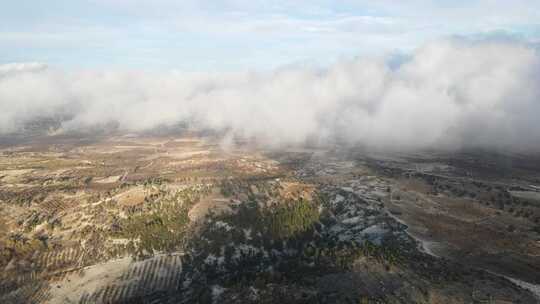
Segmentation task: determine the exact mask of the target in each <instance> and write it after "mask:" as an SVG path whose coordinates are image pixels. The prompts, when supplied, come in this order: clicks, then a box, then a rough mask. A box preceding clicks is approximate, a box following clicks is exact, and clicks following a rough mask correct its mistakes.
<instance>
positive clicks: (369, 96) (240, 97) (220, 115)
mask: <svg viewBox="0 0 540 304" xmlns="http://www.w3.org/2000/svg"><path fill="white" fill-rule="evenodd" d="M391 62H393V61H392V60H391V59H390V57H389V56H381V57H366V58H355V59H349V60H342V61H339V62H337V63H335V64H333V65H331V66H328V67H325V68H321V67H311V66H306V65H291V66H287V67H282V68H280V69H277V70H273V71H270V72H255V71H245V72H236V73H234V72H223V73H187V72H180V71H168V72H146V71H125V70H124V71H118V70H104V71H93V70H61V69H56V68H54V67H47V66H46V65H44V64H41V63H12V64H7V65H1V66H0V133H1V134H9V133H13V132H17V131H18V130H20V129H21V128H22V127H23V126H24V124H25V123H27V122H29V121H32V120H35V119H39V118H42V117H57V118H58V119H59V120H60V121H61V123H62V125H61V130H62V131H63V132H69V131H76V130H85V129H89V128H93V127H95V126H100V125H107V124H111V123H113V124H114V125H115V126H117V127H118V129H119V130H122V131H126V132H137V131H144V130H149V129H152V128H156V127H159V126H170V125H175V124H177V123H179V122H190V124H191V125H192V126H194V127H195V128H200V129H201V130H202V129H205V130H214V131H218V132H222V133H225V134H227V135H226V136H227V137H231V136H234V137H240V138H245V139H248V140H252V141H254V142H257V143H259V144H263V145H269V146H280V145H304V144H306V143H307V142H310V143H316V144H318V145H325V144H334V143H343V144H348V145H361V146H365V147H368V148H373V149H387V150H419V149H462V148H487V149H506V150H511V151H540V119H539V117H538V116H539V114H540V56H539V53H538V50H537V49H535V48H534V47H531V46H529V45H526V44H524V43H520V42H519V41H467V40H460V39H449V40H440V41H436V42H432V43H429V44H427V45H424V46H423V47H421V48H419V49H417V50H416V51H414V52H413V53H412V54H410V56H407V59H404V60H402V61H401V62H400V63H399V64H397V65H396V64H395V63H391Z"/></svg>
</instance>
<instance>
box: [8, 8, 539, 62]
mask: <svg viewBox="0 0 540 304" xmlns="http://www.w3.org/2000/svg"><path fill="white" fill-rule="evenodd" d="M0 2H2V3H1V7H2V9H1V10H0V64H2V63H12V62H43V63H46V64H48V65H50V66H54V67H61V68H64V69H103V68H107V69H112V68H115V69H138V70H172V69H175V70H181V71H197V72H206V71H238V70H265V69H266V70H270V69H274V68H276V67H281V66H284V65H306V64H307V65H319V66H324V65H329V64H332V63H335V62H336V61H339V60H341V59H348V58H354V57H356V56H371V55H377V56H378V55H381V54H385V55H387V56H393V57H395V58H398V59H399V58H400V57H401V56H406V55H407V54H409V53H411V52H413V51H414V50H415V49H416V48H419V47H421V46H422V45H423V44H425V43H428V42H430V41H433V40H436V39H440V38H441V37H449V36H466V37H469V36H470V37H476V36H493V35H495V36H508V37H514V38H516V37H517V38H518V39H523V40H527V41H530V42H532V43H537V42H538V41H539V38H540V2H539V1H536V0H514V1H507V0H471V1H464V0H440V1H428V0H409V1H395V0H392V1H390V0H378V1H365V0H356V1H353V0H350V1H323V0H310V1H305V0H296V1H260V0H249V1H248V0H215V1H192V0H185V1H170V0H131V1H128V0H48V1H35V0H17V1H10V0H0Z"/></svg>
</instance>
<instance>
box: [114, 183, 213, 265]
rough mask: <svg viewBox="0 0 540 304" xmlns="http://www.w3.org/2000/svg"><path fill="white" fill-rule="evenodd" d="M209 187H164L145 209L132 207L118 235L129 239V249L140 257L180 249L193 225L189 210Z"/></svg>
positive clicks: (120, 225) (121, 224)
mask: <svg viewBox="0 0 540 304" xmlns="http://www.w3.org/2000/svg"><path fill="white" fill-rule="evenodd" d="M209 191H210V188H209V187H206V186H203V187H200V188H188V189H184V190H181V191H178V192H168V191H161V192H159V194H157V195H154V196H152V197H151V199H150V201H149V202H148V203H147V204H146V205H145V206H144V209H142V210H138V211H131V212H129V214H128V216H127V218H125V219H121V220H119V223H118V225H117V226H115V229H117V231H116V233H114V235H115V236H118V237H123V238H127V239H129V242H128V244H127V248H128V252H131V253H132V254H134V255H135V256H137V257H139V258H144V257H146V256H151V255H153V254H154V253H157V252H173V251H177V250H180V249H182V247H183V244H184V241H185V238H186V232H187V231H188V229H189V221H190V220H189V217H188V212H189V210H190V209H191V207H193V205H194V204H195V203H197V202H198V201H199V200H200V197H201V196H202V195H207V194H208V193H209Z"/></svg>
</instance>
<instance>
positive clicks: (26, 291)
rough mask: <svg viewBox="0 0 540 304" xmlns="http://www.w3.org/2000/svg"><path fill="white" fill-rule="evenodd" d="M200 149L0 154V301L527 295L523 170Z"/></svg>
mask: <svg viewBox="0 0 540 304" xmlns="http://www.w3.org/2000/svg"><path fill="white" fill-rule="evenodd" d="M216 142H217V141H216V140H214V139H212V138H210V137H195V136H184V137H173V136H169V137H166V136H142V135H140V136H134V135H129V136H120V135H117V136H109V137H103V138H91V139H86V140H83V139H80V138H78V139H73V138H69V137H51V138H48V139H47V140H45V139H43V138H35V139H29V140H26V141H24V142H21V143H19V144H15V143H13V144H10V145H4V146H2V147H1V149H0V269H2V272H1V275H0V302H2V303H129V302H137V303H167V302H170V301H172V302H180V303H189V302H193V301H195V302H202V303H211V302H215V303H236V302H235V301H234V299H237V298H239V297H241V298H244V299H251V300H246V302H252V303H261V302H262V303H264V302H267V303H268V302H273V301H277V300H279V299H281V300H280V301H283V302H285V303H308V302H313V301H322V302H324V303H344V302H349V303H358V302H359V301H360V303H364V302H365V301H367V302H368V303H371V302H373V301H375V302H376V301H379V302H388V303H470V302H473V301H493V303H517V302H518V301H519V302H520V303H537V301H538V298H536V297H535V296H534V295H533V294H532V293H531V292H530V291H529V290H534V289H535V288H536V287H537V286H538V284H540V277H538V275H539V274H540V259H539V258H540V243H539V240H540V223H539V221H540V206H539V205H538V204H537V196H538V193H539V192H538V191H539V189H540V188H538V186H539V184H538V182H537V181H538V174H539V171H538V170H537V168H536V167H535V165H534V163H533V164H532V165H531V167H530V168H529V167H527V166H526V165H525V164H524V163H523V164H522V163H519V162H517V161H516V163H518V164H519V165H518V171H516V172H513V171H511V170H509V169H504V170H502V171H501V170H499V169H498V168H497V164H496V163H489V164H488V165H483V164H482V163H478V162H474V166H472V165H471V166H469V163H468V162H470V160H469V158H468V157H470V156H459V155H456V156H453V157H451V158H444V157H442V156H438V157H433V156H430V157H427V156H425V155H424V156H422V155H415V156H410V155H398V156H391V157H390V156H385V157H382V156H378V158H374V157H372V156H371V155H359V156H358V155H356V154H355V153H350V152H348V151H346V152H347V153H342V152H343V151H329V150H324V149H288V150H287V149H285V150H280V151H275V150H271V151H270V150H263V149H257V148H253V147H248V146H238V147H236V148H232V149H231V148H230V147H229V149H227V150H223V149H222V148H221V147H220V146H219V145H218V144H216ZM497 174H499V175H497ZM498 176H500V177H498ZM506 277H508V278H510V279H511V280H509V279H507V278H506ZM513 282H514V283H516V282H517V283H519V284H520V285H521V286H524V287H526V289H524V288H521V287H519V286H518V285H516V284H514V283H513ZM362 301H364V302H362ZM505 301H506V302H505Z"/></svg>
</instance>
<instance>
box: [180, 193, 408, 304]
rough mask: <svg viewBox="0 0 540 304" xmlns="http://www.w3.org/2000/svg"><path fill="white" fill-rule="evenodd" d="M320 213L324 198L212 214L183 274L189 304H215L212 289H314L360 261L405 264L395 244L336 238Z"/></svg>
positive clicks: (191, 245) (244, 205)
mask: <svg viewBox="0 0 540 304" xmlns="http://www.w3.org/2000/svg"><path fill="white" fill-rule="evenodd" d="M320 210H322V208H321V203H320V202H319V200H318V199H315V200H312V201H308V200H306V199H304V198H298V199H296V200H285V201H284V202H283V203H281V204H272V205H265V204H259V203H257V202H255V201H249V202H246V203H242V204H239V205H238V206H237V207H236V208H235V209H234V210H233V212H231V213H228V214H222V215H210V216H209V217H208V218H207V221H206V225H205V226H204V227H203V228H202V230H201V232H200V235H199V236H198V237H196V238H193V239H192V240H191V241H190V242H189V243H188V244H187V248H188V250H187V251H186V252H187V254H186V255H185V256H184V258H183V265H184V271H183V273H182V275H183V281H184V282H185V283H186V284H187V285H183V286H182V288H181V289H180V291H181V294H182V296H181V297H182V298H183V299H184V302H186V303H188V302H189V301H198V302H201V303H204V302H209V301H210V299H211V292H212V289H211V288H212V286H221V287H223V288H227V289H228V290H231V291H232V292H240V291H241V290H244V289H246V288H249V287H250V286H254V287H255V288H262V289H266V288H271V289H272V288H274V287H272V286H294V285H298V288H300V289H302V288H312V287H313V286H314V284H315V282H316V281H317V280H318V278H319V277H322V276H324V275H328V274H331V273H340V272H345V271H349V270H351V269H352V268H353V265H354V263H355V261H357V260H358V259H368V260H369V261H371V262H373V263H379V264H381V265H386V267H391V266H392V265H396V264H398V263H400V261H401V256H400V254H399V251H398V250H397V248H395V247H393V246H392V245H391V243H390V242H388V243H386V242H385V243H383V244H381V245H375V244H374V243H372V242H370V241H369V240H364V241H362V242H358V241H337V240H335V239H332V238H331V237H330V236H329V235H328V234H327V233H326V232H325V230H326V229H327V228H326V227H325V226H324V224H322V222H325V221H328V219H324V217H326V216H328V213H327V212H320ZM270 293H272V294H279V291H278V290H272V291H271V292H270ZM312 296H313V297H320V295H319V294H317V293H315V294H313V295H312ZM285 298H287V297H285ZM288 299H289V300H291V297H288ZM310 299H311V300H315V298H312V297H310ZM267 300H268V298H267ZM305 300H308V299H305Z"/></svg>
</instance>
